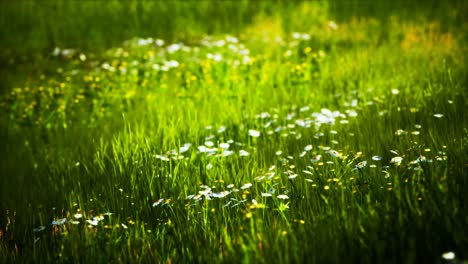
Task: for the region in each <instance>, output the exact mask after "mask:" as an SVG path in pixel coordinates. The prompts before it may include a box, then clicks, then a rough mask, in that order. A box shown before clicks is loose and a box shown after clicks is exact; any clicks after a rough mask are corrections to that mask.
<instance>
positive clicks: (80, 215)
mask: <svg viewBox="0 0 468 264" xmlns="http://www.w3.org/2000/svg"><path fill="white" fill-rule="evenodd" d="M74 217H75V218H76V219H80V218H81V217H83V215H82V214H80V213H78V214H75V215H74Z"/></svg>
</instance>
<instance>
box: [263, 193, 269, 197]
mask: <svg viewBox="0 0 468 264" xmlns="http://www.w3.org/2000/svg"><path fill="white" fill-rule="evenodd" d="M262 197H271V193H262Z"/></svg>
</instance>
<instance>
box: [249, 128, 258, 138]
mask: <svg viewBox="0 0 468 264" xmlns="http://www.w3.org/2000/svg"><path fill="white" fill-rule="evenodd" d="M249 135H250V136H251V137H259V136H260V132H259V131H257V130H253V129H250V130H249Z"/></svg>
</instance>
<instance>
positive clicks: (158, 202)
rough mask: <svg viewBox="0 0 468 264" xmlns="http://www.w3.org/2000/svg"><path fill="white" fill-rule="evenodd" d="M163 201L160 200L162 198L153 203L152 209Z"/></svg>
mask: <svg viewBox="0 0 468 264" xmlns="http://www.w3.org/2000/svg"><path fill="white" fill-rule="evenodd" d="M163 201H164V199H162V198H161V199H159V200H158V201H157V202H154V203H153V207H156V206H158V205H160V204H161V203H162V202H163Z"/></svg>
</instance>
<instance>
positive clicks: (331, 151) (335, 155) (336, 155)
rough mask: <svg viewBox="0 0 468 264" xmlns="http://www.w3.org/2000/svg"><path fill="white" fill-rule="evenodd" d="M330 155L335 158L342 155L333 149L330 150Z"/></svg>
mask: <svg viewBox="0 0 468 264" xmlns="http://www.w3.org/2000/svg"><path fill="white" fill-rule="evenodd" d="M328 153H329V154H330V155H332V156H333V157H335V158H336V157H338V156H340V153H339V152H338V151H336V150H333V149H330V150H329V151H328Z"/></svg>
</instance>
